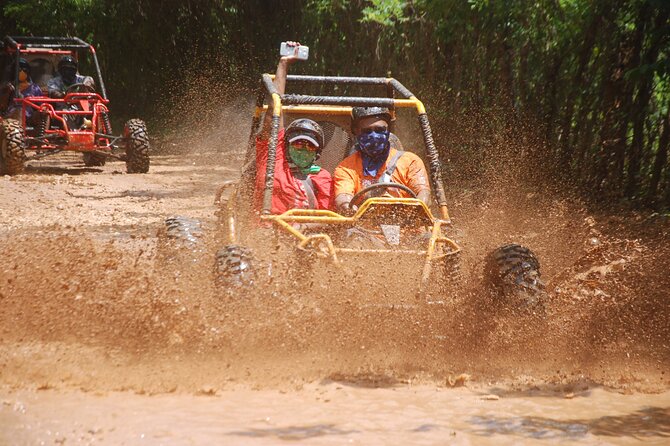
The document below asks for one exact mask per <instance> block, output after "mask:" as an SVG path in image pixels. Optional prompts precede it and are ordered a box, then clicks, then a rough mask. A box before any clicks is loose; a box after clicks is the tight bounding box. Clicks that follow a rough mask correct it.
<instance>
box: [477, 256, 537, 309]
mask: <svg viewBox="0 0 670 446" xmlns="http://www.w3.org/2000/svg"><path fill="white" fill-rule="evenodd" d="M484 268H485V269H484V275H485V278H486V279H487V281H488V282H489V284H490V285H492V286H493V288H494V293H495V297H496V299H497V300H500V301H501V302H504V304H505V305H506V306H509V307H512V308H517V309H529V310H540V311H542V310H544V300H545V298H546V293H545V291H544V283H543V282H542V280H541V278H540V262H539V261H538V260H537V257H536V256H535V254H534V253H533V252H532V251H531V250H530V249H528V248H526V247H525V246H521V245H517V244H509V245H504V246H501V247H499V248H497V249H495V250H494V251H493V252H491V253H490V254H489V255H488V256H487V257H486V264H485V267H484Z"/></svg>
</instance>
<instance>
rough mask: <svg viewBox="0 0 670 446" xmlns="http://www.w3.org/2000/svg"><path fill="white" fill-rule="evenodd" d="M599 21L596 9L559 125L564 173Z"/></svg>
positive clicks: (568, 163) (572, 148) (567, 163)
mask: <svg viewBox="0 0 670 446" xmlns="http://www.w3.org/2000/svg"><path fill="white" fill-rule="evenodd" d="M600 21H601V15H600V11H599V10H598V9H597V8H596V9H595V10H594V12H593V17H592V18H591V20H590V24H589V25H588V28H587V29H586V35H585V36H584V43H583V44H582V46H581V49H580V51H579V62H578V64H577V70H576V71H575V75H574V77H573V79H572V85H571V86H568V89H571V91H570V92H569V93H568V97H567V103H566V106H565V115H564V116H563V122H562V123H561V129H562V130H563V135H562V138H561V158H560V159H561V161H560V165H561V168H562V169H563V170H564V171H567V170H568V169H569V167H570V163H571V161H572V154H573V150H574V145H573V144H571V141H570V139H571V138H570V137H571V135H572V118H573V115H574V107H575V101H576V99H577V98H578V97H579V96H580V95H581V94H583V92H582V88H583V85H584V72H585V71H586V66H587V64H588V63H589V61H590V60H591V54H592V53H593V46H594V44H595V39H596V33H597V30H598V25H599V23H600Z"/></svg>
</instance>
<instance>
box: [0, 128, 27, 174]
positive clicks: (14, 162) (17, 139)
mask: <svg viewBox="0 0 670 446" xmlns="http://www.w3.org/2000/svg"><path fill="white" fill-rule="evenodd" d="M25 150H26V136H25V133H24V132H23V128H22V127H21V123H19V121H17V120H15V119H4V120H2V121H1V122H0V175H16V174H19V173H21V172H23V168H24V163H25V158H26V154H25Z"/></svg>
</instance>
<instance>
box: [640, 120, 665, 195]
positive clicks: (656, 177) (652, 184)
mask: <svg viewBox="0 0 670 446" xmlns="http://www.w3.org/2000/svg"><path fill="white" fill-rule="evenodd" d="M669 144H670V111H668V115H667V116H666V117H665V118H664V119H663V125H662V129H661V137H660V138H659V140H658V151H657V152H656V157H655V158H654V167H653V168H652V171H651V178H650V180H649V190H648V191H647V200H646V201H647V204H649V205H653V204H654V203H655V202H656V194H657V192H658V183H659V182H660V181H661V174H662V173H663V169H665V167H666V163H667V161H668V145H669Z"/></svg>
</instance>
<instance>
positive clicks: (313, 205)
mask: <svg viewBox="0 0 670 446" xmlns="http://www.w3.org/2000/svg"><path fill="white" fill-rule="evenodd" d="M289 44H290V45H291V46H294V47H298V46H299V45H300V44H299V43H295V42H289ZM296 60H298V58H297V57H295V56H284V57H281V58H280V59H279V63H278V65H277V72H276V74H275V79H274V85H275V87H276V88H277V91H278V92H279V94H284V90H285V87H286V74H287V72H288V66H289V65H290V64H291V63H293V62H295V61H296ZM271 122H272V107H271V106H270V107H268V110H267V112H266V113H265V118H264V121H263V126H262V128H261V131H260V132H259V134H258V136H257V137H256V187H255V193H254V203H255V206H256V209H258V210H260V209H261V208H262V201H263V192H264V190H265V172H266V167H267V159H268V146H269V137H270V126H271ZM279 129H280V130H279V135H278V138H277V151H276V159H275V174H274V188H273V192H272V208H271V212H272V213H273V214H281V213H283V212H286V211H288V210H289V209H329V208H330V205H331V198H332V177H331V175H330V173H329V172H328V171H327V170H325V169H322V168H321V167H319V166H317V165H316V164H315V162H316V160H318V159H319V155H320V154H321V150H323V144H324V137H323V130H322V129H321V126H320V125H319V124H317V123H316V122H314V121H312V120H311V119H297V120H295V121H293V122H291V124H289V126H288V127H286V129H284V124H283V116H282V117H281V118H280V126H279Z"/></svg>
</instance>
